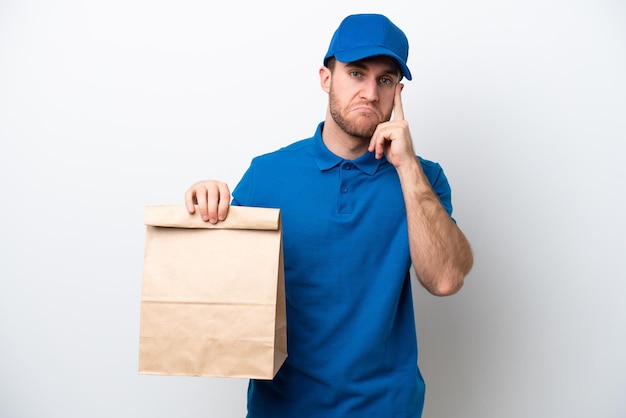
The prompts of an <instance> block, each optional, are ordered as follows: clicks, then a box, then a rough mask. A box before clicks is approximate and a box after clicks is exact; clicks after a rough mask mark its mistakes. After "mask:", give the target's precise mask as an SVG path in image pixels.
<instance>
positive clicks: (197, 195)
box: [185, 180, 230, 224]
mask: <svg viewBox="0 0 626 418" xmlns="http://www.w3.org/2000/svg"><path fill="white" fill-rule="evenodd" d="M195 205H198V211H200V215H201V216H202V220H203V221H208V222H210V223H212V224H215V223H217V221H223V220H224V219H226V216H227V215H228V208H229V207H230V190H229V188H228V185H227V184H226V183H222V182H221V181H216V180H204V181H200V182H198V183H196V184H194V185H193V186H191V187H190V188H189V189H188V190H187V191H186V192H185V206H186V207H187V211H188V212H189V213H195V211H196V207H195Z"/></svg>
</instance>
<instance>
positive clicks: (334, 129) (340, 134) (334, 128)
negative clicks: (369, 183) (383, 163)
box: [322, 114, 369, 160]
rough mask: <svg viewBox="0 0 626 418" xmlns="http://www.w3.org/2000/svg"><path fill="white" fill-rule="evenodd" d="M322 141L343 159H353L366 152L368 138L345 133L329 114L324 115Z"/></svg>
mask: <svg viewBox="0 0 626 418" xmlns="http://www.w3.org/2000/svg"><path fill="white" fill-rule="evenodd" d="M322 141H324V145H326V148H328V149H329V150H330V152H332V153H333V154H335V155H337V156H338V157H341V158H343V159H345V160H355V159H357V158H359V157H360V156H362V155H364V154H365V153H367V152H368V151H367V148H368V147H369V139H366V138H360V137H356V136H352V135H349V134H347V133H346V132H345V131H344V130H343V129H341V128H340V127H339V126H338V125H337V124H336V123H335V121H334V120H333V118H332V117H331V116H330V115H328V114H327V115H326V120H325V122H324V130H323V131H322Z"/></svg>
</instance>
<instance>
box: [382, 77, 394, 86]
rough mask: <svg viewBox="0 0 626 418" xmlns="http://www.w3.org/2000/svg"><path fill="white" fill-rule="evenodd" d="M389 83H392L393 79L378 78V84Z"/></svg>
mask: <svg viewBox="0 0 626 418" xmlns="http://www.w3.org/2000/svg"><path fill="white" fill-rule="evenodd" d="M391 83H393V80H392V79H390V78H389V77H381V78H380V84H385V85H389V84H391Z"/></svg>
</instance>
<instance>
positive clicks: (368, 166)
mask: <svg viewBox="0 0 626 418" xmlns="http://www.w3.org/2000/svg"><path fill="white" fill-rule="evenodd" d="M323 129H324V122H321V123H320V124H319V125H318V126H317V130H316V131H315V135H314V136H313V140H314V141H315V161H316V163H317V168H319V169H320V170H321V171H326V170H330V169H331V168H333V167H335V166H337V165H339V164H341V163H342V162H344V161H350V162H351V163H352V164H354V166H355V167H357V168H358V169H359V170H361V171H362V172H364V173H366V174H369V175H370V176H371V175H373V174H374V173H376V171H377V170H378V167H380V166H381V165H382V164H384V163H387V159H386V158H385V157H384V156H383V157H382V158H381V159H380V160H377V159H376V158H375V157H374V153H373V152H366V153H365V154H364V155H362V156H360V157H359V158H357V159H356V160H345V159H343V158H341V157H339V156H338V155H335V154H333V153H332V152H331V151H330V150H329V149H328V148H327V147H326V145H325V144H324V141H323V140H322V130H323Z"/></svg>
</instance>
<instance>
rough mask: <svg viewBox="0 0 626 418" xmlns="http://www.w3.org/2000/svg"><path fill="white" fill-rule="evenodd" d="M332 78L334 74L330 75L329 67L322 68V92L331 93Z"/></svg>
mask: <svg viewBox="0 0 626 418" xmlns="http://www.w3.org/2000/svg"><path fill="white" fill-rule="evenodd" d="M331 78H332V74H331V73H330V69H329V68H328V67H324V66H322V67H320V86H321V87H322V90H324V91H325V92H326V93H330V79H331Z"/></svg>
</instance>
